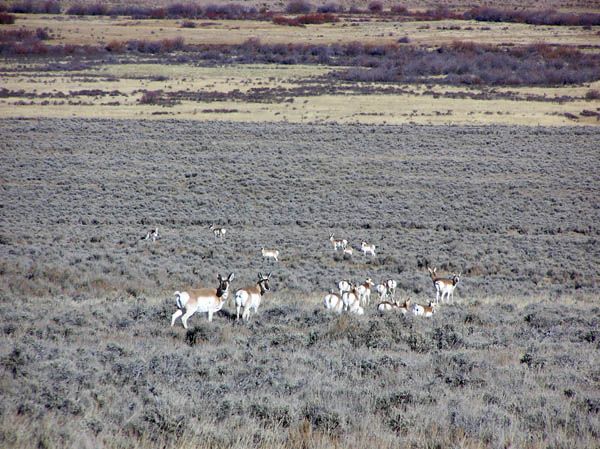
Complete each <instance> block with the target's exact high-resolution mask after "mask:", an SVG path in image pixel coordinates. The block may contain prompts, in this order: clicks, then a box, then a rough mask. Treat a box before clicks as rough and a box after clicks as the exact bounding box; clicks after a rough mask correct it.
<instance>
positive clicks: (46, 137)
mask: <svg viewBox="0 0 600 449" xmlns="http://www.w3.org/2000/svg"><path fill="white" fill-rule="evenodd" d="M0 130H1V131H2V135H3V136H4V140H3V141H2V142H0V149H1V151H0V167H2V173H1V177H2V188H3V191H4V193H5V194H4V196H2V199H1V201H0V208H1V210H2V214H0V260H1V261H2V264H1V266H0V316H1V317H2V321H1V324H0V388H1V390H2V395H0V411H1V413H0V446H2V447H8V448H14V449H30V448H49V449H50V448H64V447H78V448H79V447H82V448H88V447H89V448H107V449H113V448H114V449H117V448H146V449H154V448H157V449H158V448H163V447H173V448H182V449H188V448H190V449H191V448H192V447H196V448H197V447H200V448H211V449H212V448H215V449H217V448H224V447H228V448H233V449H238V448H239V449H241V448H257V449H262V448H265V449H267V448H269V449H270V448H278V449H305V448H322V449H330V448H339V447H344V448H348V449H359V448H365V447H377V448H384V449H393V448H397V447H411V448H414V449H421V448H423V449H425V448H429V449H430V448H432V447H457V448H458V447H460V448H478V449H479V448H490V449H492V448H493V449H499V448H506V447H519V448H524V449H538V448H540V447H555V448H564V449H567V448H568V449H588V448H590V447H594V446H595V445H596V442H597V441H598V440H599V438H600V435H599V433H598V429H600V421H599V419H600V397H599V391H598V388H597V379H598V375H599V373H598V366H599V363H600V360H599V354H600V352H599V349H600V348H599V342H600V338H599V337H600V335H599V332H598V329H599V327H598V326H599V324H600V323H599V320H600V309H599V307H598V303H597V297H598V294H597V293H598V282H599V277H598V273H599V272H600V267H599V264H600V261H599V260H597V258H594V257H593V254H594V251H595V245H596V241H597V238H598V235H599V234H600V229H599V225H598V223H600V221H599V220H598V216H597V215H598V214H597V209H596V208H595V206H596V203H597V198H598V197H599V192H598V189H599V187H598V185H597V183H596V182H595V181H596V179H597V173H598V170H599V169H600V167H598V158H597V141H598V132H597V131H596V130H594V129H585V128H574V127H565V128H535V129H530V128H525V127H498V126H490V127H472V126H467V127H422V126H402V127H394V126H366V125H352V126H348V125H320V126H306V125H290V124H287V125H284V124H249V123H246V124H236V123H231V122H205V123H198V122H191V121H189V122H186V121H174V120H165V121H163V122H160V123H156V122H152V121H147V120H138V121H136V120H123V121H118V120H82V119H70V120H66V119H65V120H59V119H53V120H51V119H47V120H39V119H34V120H23V119H19V120H7V119H4V120H1V121H0ZM206 167H209V168H210V170H209V171H210V173H209V175H207V174H206V173H207V170H206ZM340 204H341V205H343V206H342V207H339V206H338V205H340ZM213 221H214V222H217V223H218V224H222V225H225V226H226V227H227V228H228V233H227V235H226V238H225V239H224V241H222V242H215V240H214V238H213V236H212V233H211V232H210V230H209V229H208V226H209V224H210V223H211V222H213ZM153 226H159V228H160V231H161V234H162V238H161V239H160V240H158V241H157V242H156V243H152V242H149V241H142V240H140V237H142V235H143V233H145V231H146V230H147V229H148V228H149V227H153ZM330 230H334V231H335V232H336V233H337V234H339V235H343V236H344V237H347V238H348V239H349V240H350V242H351V244H353V245H356V244H357V242H358V241H360V240H361V239H367V240H369V241H373V242H374V243H376V244H377V248H378V257H377V258H373V259H366V258H364V257H362V256H358V255H357V256H355V258H354V259H352V260H348V259H342V258H341V257H340V256H339V255H338V254H335V253H334V252H333V250H332V249H331V248H330V246H329V245H328V243H329V242H328V241H327V236H328V232H329V231H330ZM262 244H264V245H266V246H272V245H276V246H277V247H278V248H279V249H280V250H281V253H282V257H281V262H280V263H277V264H274V263H271V262H265V261H263V260H261V259H260V246H261V245H262ZM431 263H433V264H436V265H438V266H440V269H441V270H444V271H449V270H457V271H458V270H461V269H462V270H463V272H464V273H465V274H466V276H465V277H464V279H463V281H462V283H461V284H460V285H459V287H458V289H457V292H456V295H455V302H454V303H453V304H444V305H443V306H442V307H441V309H440V311H439V313H437V314H436V315H435V316H434V317H433V318H432V319H418V318H417V317H412V316H409V317H406V318H403V317H402V316H399V315H395V314H388V315H379V314H378V313H377V312H376V311H375V309H374V306H371V307H369V308H367V312H366V314H365V315H364V316H362V317H352V316H348V315H343V316H341V317H337V316H331V315H328V314H326V313H325V312H324V310H322V307H321V305H320V298H321V295H322V293H323V292H325V291H327V290H328V289H329V288H331V287H333V286H334V282H335V281H336V280H338V279H340V278H345V277H350V278H352V279H355V280H361V279H364V278H365V277H366V276H371V277H373V278H374V279H376V280H381V279H385V278H390V277H393V278H395V279H397V280H398V281H399V293H400V294H401V295H402V296H405V295H409V294H410V295H411V296H412V297H413V299H414V300H415V301H418V302H420V303H423V302H425V301H426V300H427V299H430V298H431V297H432V294H433V291H432V287H431V281H430V279H429V277H428V275H427V272H426V269H425V266H426V265H427V264H431ZM229 271H235V273H236V279H235V280H234V283H233V289H235V288H238V287H240V286H242V285H243V284H246V283H247V282H250V281H251V279H253V278H254V276H256V272H257V271H263V272H265V271H272V272H273V290H274V291H273V292H272V293H270V294H268V295H267V296H266V297H265V300H264V303H263V305H262V306H261V309H260V311H259V314H258V315H257V316H255V317H253V318H252V319H251V321H250V323H249V324H241V323H236V322H235V318H234V316H233V313H232V312H233V311H232V309H231V307H230V306H229V307H226V308H225V309H224V310H223V311H221V312H219V313H218V314H217V315H216V316H215V318H214V321H213V322H212V323H210V324H209V323H208V322H207V321H206V317H205V316H201V315H195V316H193V317H192V318H191V319H190V325H191V327H190V329H189V330H188V331H185V330H184V329H183V328H182V327H181V326H180V325H179V324H178V325H177V327H175V328H171V327H170V326H169V321H170V316H171V314H172V313H173V312H174V311H175V307H174V301H173V298H172V291H173V290H175V289H178V290H179V289H181V288H183V286H189V285H198V284H199V283H202V284H211V283H212V281H213V280H214V278H215V274H216V272H220V273H222V274H223V273H226V272H229Z"/></svg>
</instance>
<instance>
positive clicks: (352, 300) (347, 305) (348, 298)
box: [342, 284, 362, 315]
mask: <svg viewBox="0 0 600 449" xmlns="http://www.w3.org/2000/svg"><path fill="white" fill-rule="evenodd" d="M342 303H343V304H344V310H346V311H348V312H350V311H352V310H356V308H357V307H360V301H359V293H358V288H357V287H356V285H354V284H351V285H350V289H349V290H347V291H345V292H343V293H342ZM361 315H362V314H361Z"/></svg>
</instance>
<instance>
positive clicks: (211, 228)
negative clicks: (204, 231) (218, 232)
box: [208, 223, 215, 231]
mask: <svg viewBox="0 0 600 449" xmlns="http://www.w3.org/2000/svg"><path fill="white" fill-rule="evenodd" d="M208 229H210V230H211V231H212V230H213V229H215V224H214V223H211V224H210V226H209V227H208Z"/></svg>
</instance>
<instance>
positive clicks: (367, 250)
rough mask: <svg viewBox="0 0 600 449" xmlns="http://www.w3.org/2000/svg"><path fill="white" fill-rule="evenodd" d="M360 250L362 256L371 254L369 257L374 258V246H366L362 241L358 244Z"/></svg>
mask: <svg viewBox="0 0 600 449" xmlns="http://www.w3.org/2000/svg"><path fill="white" fill-rule="evenodd" d="M360 249H361V250H362V252H363V254H364V255H365V256H366V255H367V254H371V256H375V245H367V242H365V241H363V242H361V243H360Z"/></svg>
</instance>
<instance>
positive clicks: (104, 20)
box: [5, 14, 600, 46]
mask: <svg viewBox="0 0 600 449" xmlns="http://www.w3.org/2000/svg"><path fill="white" fill-rule="evenodd" d="M181 22H182V20H131V19H127V18H123V17H120V18H110V17H75V16H53V15H39V14H32V15H19V16H18V20H17V22H16V23H15V24H14V25H9V26H5V28H6V29H11V28H19V27H22V26H25V27H27V28H34V29H35V28H45V27H48V28H50V29H51V31H52V32H53V34H54V37H55V38H54V39H53V40H51V41H49V43H51V44H87V45H98V44H100V45H104V44H107V43H109V42H111V41H128V40H132V39H146V40H158V39H173V38H176V37H183V38H184V39H185V42H186V43H188V44H240V43H242V42H244V41H246V40H248V39H250V38H260V40H261V42H264V43H301V44H308V43H310V44H330V43H348V42H353V41H359V42H363V43H372V44H375V43H395V42H397V41H398V39H399V38H402V37H405V36H407V37H408V38H409V39H410V41H411V42H412V43H417V44H421V45H440V44H444V43H449V42H452V41H455V40H461V41H462V40H464V41H473V42H479V43H488V44H500V43H510V44H532V43H539V42H544V43H549V44H562V45H586V46H587V45H595V46H600V37H599V36H598V31H599V30H600V27H590V28H589V29H587V30H586V29H584V28H583V27H566V26H535V25H527V24H519V23H516V24H513V23H489V22H475V21H464V20H459V21H457V20H441V21H436V22H421V21H418V22H398V21H393V20H387V19H386V20H385V21H383V20H380V19H378V18H372V19H371V20H370V21H366V22H363V21H360V22H359V21H357V20H356V19H353V18H349V19H345V20H343V21H341V22H338V23H336V24H322V25H308V26H306V27H290V26H280V25H275V24H273V23H272V22H269V21H252V20H241V21H236V20H196V21H194V22H195V23H196V24H197V25H198V27H197V28H181ZM453 27H459V28H460V29H455V30H453V29H450V28H453Z"/></svg>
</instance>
